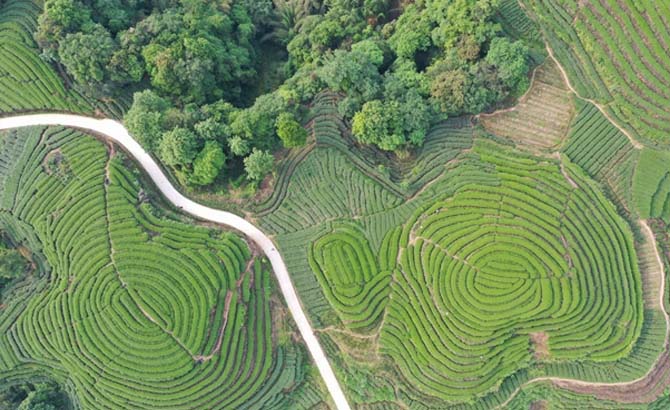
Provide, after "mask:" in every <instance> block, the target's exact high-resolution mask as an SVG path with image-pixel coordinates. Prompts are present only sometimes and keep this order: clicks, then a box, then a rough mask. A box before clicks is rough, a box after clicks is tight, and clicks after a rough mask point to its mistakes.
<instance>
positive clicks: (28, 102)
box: [0, 0, 91, 113]
mask: <svg viewBox="0 0 670 410" xmlns="http://www.w3.org/2000/svg"><path fill="white" fill-rule="evenodd" d="M39 13H40V6H39V3H37V2H33V1H30V0H8V1H4V2H0V87H2V93H0V113H7V112H13V111H28V110H46V109H50V110H65V111H84V112H87V111H90V110H91V108H90V105H89V104H88V103H87V102H86V101H85V100H84V99H83V98H82V97H81V96H80V95H79V94H77V93H76V92H72V91H71V90H67V89H66V88H65V87H64V86H63V83H62V81H61V79H60V78H59V77H58V74H56V72H55V70H54V69H53V68H51V67H50V66H49V65H48V64H46V63H45V62H44V61H42V60H41V59H40V56H39V50H38V49H37V46H36V44H35V41H34V40H33V32H34V30H35V29H36V27H37V16H38V15H39Z"/></svg>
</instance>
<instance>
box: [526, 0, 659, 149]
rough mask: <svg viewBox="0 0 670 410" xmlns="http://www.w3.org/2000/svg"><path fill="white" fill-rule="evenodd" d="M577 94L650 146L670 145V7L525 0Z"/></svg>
mask: <svg viewBox="0 0 670 410" xmlns="http://www.w3.org/2000/svg"><path fill="white" fill-rule="evenodd" d="M523 4H524V5H525V6H526V9H527V10H529V11H530V12H531V14H532V15H533V17H534V18H535V19H536V20H537V21H538V22H539V23H540V26H541V27H542V29H543V31H544V32H545V34H546V38H547V40H548V41H549V43H550V45H551V47H552V49H553V50H554V52H555V54H556V56H557V58H558V59H559V61H561V62H562V64H563V66H564V67H565V68H566V70H567V71H568V73H569V76H570V79H571V81H572V82H573V83H574V84H575V87H576V88H577V91H578V92H579V94H580V95H581V96H583V97H586V98H591V99H594V100H597V101H598V102H600V103H601V104H603V105H606V107H607V110H608V111H610V112H611V114H612V116H613V117H615V118H616V119H617V123H618V124H619V125H620V126H622V127H625V128H626V129H628V130H629V131H630V132H632V133H634V134H635V136H636V137H637V138H641V139H642V140H643V141H646V142H648V143H650V144H661V145H664V146H667V145H668V143H670V139H669V137H668V135H670V110H668V109H667V107H668V106H670V91H668V90H670V54H668V47H670V4H668V2H666V1H654V0H639V1H638V0H620V1H615V0H594V1H575V0H523Z"/></svg>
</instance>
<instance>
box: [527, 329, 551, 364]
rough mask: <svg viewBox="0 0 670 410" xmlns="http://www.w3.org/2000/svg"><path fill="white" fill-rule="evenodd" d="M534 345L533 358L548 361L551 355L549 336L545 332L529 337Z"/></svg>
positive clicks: (531, 334)
mask: <svg viewBox="0 0 670 410" xmlns="http://www.w3.org/2000/svg"><path fill="white" fill-rule="evenodd" d="M528 336H529V337H530V342H531V343H532V344H533V352H534V353H533V356H535V359H537V360H543V359H548V358H549V356H550V354H549V335H548V334H546V333H545V332H535V333H530V334H529V335H528Z"/></svg>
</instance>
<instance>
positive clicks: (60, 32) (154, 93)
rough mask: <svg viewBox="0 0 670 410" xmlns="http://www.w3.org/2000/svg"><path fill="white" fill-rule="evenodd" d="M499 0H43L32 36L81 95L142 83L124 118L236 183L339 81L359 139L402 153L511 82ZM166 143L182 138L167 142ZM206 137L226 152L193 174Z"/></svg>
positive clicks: (189, 179) (295, 143)
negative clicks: (158, 0)
mask: <svg viewBox="0 0 670 410" xmlns="http://www.w3.org/2000/svg"><path fill="white" fill-rule="evenodd" d="M498 7H499V4H498V2H497V1H493V0H425V1H419V2H411V3H407V4H402V3H401V4H396V3H395V2H391V1H388V0H374V1H369V0H334V1H301V0H281V1H280V0H275V1H271V0H261V1H256V2H250V1H246V0H234V1H229V2H225V3H221V4H220V3H216V2H214V3H213V2H207V1H203V0H189V1H177V0H169V1H167V2H162V3H151V2H128V1H112V2H104V4H103V3H100V2H90V1H82V0H46V1H45V7H44V12H43V14H42V15H41V16H40V19H39V27H38V28H37V32H36V34H35V37H36V39H37V41H38V43H39V45H40V47H41V49H42V54H43V56H44V57H45V58H46V59H47V60H49V61H51V62H53V63H55V64H60V65H62V66H63V67H64V69H65V70H66V71H67V73H68V74H69V75H70V76H71V77H72V78H73V79H74V81H75V82H76V84H77V87H78V89H80V90H82V92H85V93H86V94H87V95H91V96H94V97H96V98H99V99H102V100H107V99H110V98H111V99H123V98H124V96H126V95H128V92H129V91H128V90H140V89H144V91H139V92H136V93H135V94H134V102H133V105H132V107H131V108H130V109H129V110H128V112H127V113H126V115H125V122H126V124H127V126H128V128H129V130H130V131H131V133H132V134H133V135H135V136H137V138H138V139H139V140H140V141H141V142H142V143H143V144H144V145H145V146H146V147H147V148H148V149H149V150H150V151H152V152H155V153H158V155H159V157H160V158H161V159H162V160H163V162H164V163H165V164H166V165H168V166H169V167H171V168H172V170H173V171H174V174H175V176H176V177H177V179H178V180H179V181H180V182H181V183H183V184H193V185H210V184H213V183H215V182H217V181H218V182H220V183H224V184H225V182H227V181H234V184H233V185H238V184H239V178H238V177H239V175H240V174H241V171H242V169H241V168H242V166H244V171H246V175H247V177H248V180H249V181H250V182H252V183H253V184H257V183H258V181H259V179H261V178H262V177H263V176H265V175H266V174H267V173H268V172H267V171H265V167H263V171H264V172H260V173H259V172H257V169H256V168H257V167H255V166H252V167H249V166H247V164H248V162H251V163H252V164H257V163H259V159H258V158H259V155H260V154H254V152H261V151H263V152H266V151H270V152H271V151H274V150H277V149H279V148H280V145H279V141H280V140H281V142H282V143H283V146H284V147H286V148H295V147H299V146H302V145H303V144H304V143H305V141H306V136H307V135H306V134H305V133H304V131H303V130H301V126H300V124H301V123H304V122H305V118H304V111H305V110H304V107H305V106H308V105H309V104H310V103H312V102H313V98H314V97H315V96H316V94H317V93H318V92H320V91H323V90H325V89H329V90H330V91H334V92H339V93H342V94H343V96H344V98H342V99H341V100H340V101H339V103H338V110H339V112H340V114H341V115H342V116H343V118H344V119H345V120H352V121H353V128H352V131H353V135H354V137H355V138H356V139H357V140H358V141H359V142H360V143H362V144H371V145H375V146H377V147H378V148H380V149H382V150H385V151H399V152H400V153H401V154H402V155H406V154H407V152H408V151H411V150H412V149H416V148H418V147H420V146H421V145H422V144H423V142H424V140H425V138H426V134H427V132H428V130H429V129H430V126H431V125H432V124H434V123H435V122H438V121H440V120H444V119H446V117H447V116H452V115H459V114H463V113H477V112H480V111H482V110H485V109H488V108H489V107H492V106H494V105H495V104H497V103H499V102H501V101H502V100H504V99H505V98H507V97H508V96H510V95H517V94H520V92H521V91H522V90H524V89H525V88H526V87H527V83H528V81H527V71H528V69H529V58H528V53H529V52H528V48H527V46H526V45H525V44H524V43H523V40H519V41H510V40H509V39H508V38H506V37H503V35H504V33H503V32H502V31H501V28H500V25H499V24H497V23H496V22H495V19H496V15H497V12H498ZM261 55H262V58H260V57H261ZM268 82H269V83H271V84H267V83H268ZM176 144H181V145H185V146H186V147H185V148H184V149H183V150H182V152H176V151H175V150H176V148H175V145H176ZM214 145H217V146H218V147H219V149H220V150H221V151H223V156H221V155H218V154H217V155H216V159H217V161H215V164H216V166H210V165H214V164H211V161H210V164H209V165H208V166H207V167H206V168H207V172H206V174H207V175H206V176H204V175H203V172H204V171H203V168H204V164H203V161H202V160H201V161H199V162H198V164H197V165H198V167H197V168H198V169H196V158H205V157H207V156H211V155H212V154H211V153H212V152H214V151H215V148H214ZM205 149H207V152H203V151H204V150H205ZM253 149H257V151H254V150H253ZM217 151H218V150H217ZM249 155H252V156H253V157H252V158H251V159H250V160H249V161H247V157H248V156H249ZM221 158H223V164H222V165H219V163H220V162H221ZM267 158H268V157H267V156H265V157H264V158H263V161H262V162H263V165H265V163H266V162H267ZM249 170H252V173H249V172H248V171H249ZM196 173H197V174H198V175H194V174H196Z"/></svg>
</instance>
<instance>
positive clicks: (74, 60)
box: [58, 24, 116, 87]
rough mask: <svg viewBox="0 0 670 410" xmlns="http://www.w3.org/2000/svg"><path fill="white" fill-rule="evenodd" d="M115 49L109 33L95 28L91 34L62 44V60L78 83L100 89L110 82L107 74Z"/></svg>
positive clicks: (71, 36) (71, 37) (73, 36)
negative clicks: (101, 85)
mask: <svg viewBox="0 0 670 410" xmlns="http://www.w3.org/2000/svg"><path fill="white" fill-rule="evenodd" d="M115 49H116V44H115V43H114V40H112V37H111V35H110V34H109V32H108V31H107V30H106V29H105V28H104V27H103V26H101V25H100V24H94V25H92V26H91V28H90V29H89V30H88V31H87V32H78V33H74V34H68V35H67V36H65V38H64V39H62V40H61V41H60V42H59V47H58V56H59V57H60V61H61V63H63V65H64V66H65V68H67V71H68V73H70V75H72V77H74V79H75V81H77V82H78V83H80V84H84V85H86V86H88V87H96V86H98V85H99V84H100V83H102V82H104V81H105V80H106V79H108V78H109V75H107V71H106V70H107V67H108V66H109V64H110V60H111V58H112V54H113V53H114V51H115Z"/></svg>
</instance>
